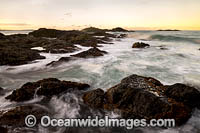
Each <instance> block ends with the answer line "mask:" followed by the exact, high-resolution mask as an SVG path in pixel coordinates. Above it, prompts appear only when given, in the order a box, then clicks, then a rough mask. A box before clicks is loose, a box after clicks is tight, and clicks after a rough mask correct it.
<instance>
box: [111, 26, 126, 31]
mask: <svg viewBox="0 0 200 133" xmlns="http://www.w3.org/2000/svg"><path fill="white" fill-rule="evenodd" d="M110 31H112V32H128V30H126V29H123V28H121V27H116V28H113V29H112V30H110Z"/></svg>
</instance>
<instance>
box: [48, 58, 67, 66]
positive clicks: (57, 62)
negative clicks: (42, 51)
mask: <svg viewBox="0 0 200 133" xmlns="http://www.w3.org/2000/svg"><path fill="white" fill-rule="evenodd" d="M70 60H71V58H70V57H61V58H60V59H59V60H58V61H52V62H50V63H49V64H47V65H46V66H59V65H61V64H62V63H64V62H68V61H70Z"/></svg>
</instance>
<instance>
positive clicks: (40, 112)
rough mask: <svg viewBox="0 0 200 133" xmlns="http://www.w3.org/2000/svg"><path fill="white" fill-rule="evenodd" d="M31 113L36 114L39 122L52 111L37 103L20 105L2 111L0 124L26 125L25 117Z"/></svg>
mask: <svg viewBox="0 0 200 133" xmlns="http://www.w3.org/2000/svg"><path fill="white" fill-rule="evenodd" d="M30 114H31V115H34V116H35V117H36V119H37V122H38V123H39V122H40V119H41V117H42V116H44V115H48V114H50V113H49V111H48V110H46V109H44V108H42V107H40V106H36V105H25V106H19V107H15V108H13V109H10V110H3V111H1V112H0V125H3V126H12V127H25V126H26V125H25V118H26V116H28V115H30Z"/></svg>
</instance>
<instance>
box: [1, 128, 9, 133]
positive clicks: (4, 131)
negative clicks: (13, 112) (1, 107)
mask: <svg viewBox="0 0 200 133" xmlns="http://www.w3.org/2000/svg"><path fill="white" fill-rule="evenodd" d="M0 131H1V133H8V129H7V128H5V127H1V126H0Z"/></svg>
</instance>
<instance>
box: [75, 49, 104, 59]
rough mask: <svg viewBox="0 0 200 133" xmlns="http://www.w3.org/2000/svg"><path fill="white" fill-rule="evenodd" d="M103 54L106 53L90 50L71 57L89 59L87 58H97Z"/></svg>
mask: <svg viewBox="0 0 200 133" xmlns="http://www.w3.org/2000/svg"><path fill="white" fill-rule="evenodd" d="M104 54H107V52H106V51H102V50H99V49H98V48H96V47H94V48H90V49H89V50H87V51H83V52H81V53H78V54H75V55H71V56H74V57H79V58H89V57H98V56H103V55H104Z"/></svg>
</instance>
